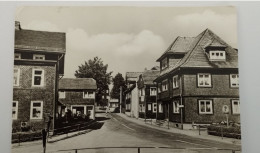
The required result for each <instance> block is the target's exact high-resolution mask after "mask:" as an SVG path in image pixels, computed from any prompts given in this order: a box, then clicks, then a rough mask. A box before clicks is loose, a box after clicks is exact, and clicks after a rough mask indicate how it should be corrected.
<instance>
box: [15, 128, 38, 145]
mask: <svg viewBox="0 0 260 153" xmlns="http://www.w3.org/2000/svg"><path fill="white" fill-rule="evenodd" d="M19 137H20V142H26V141H34V140H39V139H41V138H42V132H41V131H37V132H18V133H13V134H12V143H18V142H19Z"/></svg>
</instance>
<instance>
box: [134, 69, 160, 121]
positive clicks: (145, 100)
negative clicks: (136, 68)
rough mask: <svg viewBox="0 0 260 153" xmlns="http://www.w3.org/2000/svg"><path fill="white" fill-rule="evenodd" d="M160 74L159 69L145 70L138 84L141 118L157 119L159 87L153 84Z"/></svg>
mask: <svg viewBox="0 0 260 153" xmlns="http://www.w3.org/2000/svg"><path fill="white" fill-rule="evenodd" d="M159 74H160V71H159V70H157V69H154V70H145V71H144V72H143V73H142V74H141V75H140V76H139V80H138V82H137V85H138V91H139V94H138V96H139V117H141V118H156V113H157V103H156V95H157V85H156V83H154V82H153V80H154V79H156V78H157V77H158V76H159Z"/></svg>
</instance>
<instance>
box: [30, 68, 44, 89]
mask: <svg viewBox="0 0 260 153" xmlns="http://www.w3.org/2000/svg"><path fill="white" fill-rule="evenodd" d="M35 71H42V74H41V75H38V74H36V75H35ZM35 76H41V83H40V85H35V84H34V77H35ZM43 86H44V69H38V68H37V69H32V87H43Z"/></svg>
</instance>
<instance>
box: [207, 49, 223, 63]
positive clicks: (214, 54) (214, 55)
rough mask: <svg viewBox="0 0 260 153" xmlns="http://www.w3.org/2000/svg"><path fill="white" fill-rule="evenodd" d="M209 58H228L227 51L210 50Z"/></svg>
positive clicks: (214, 59)
mask: <svg viewBox="0 0 260 153" xmlns="http://www.w3.org/2000/svg"><path fill="white" fill-rule="evenodd" d="M209 59H210V60H212V61H219V60H226V52H225V51H220V50H212V51H209Z"/></svg>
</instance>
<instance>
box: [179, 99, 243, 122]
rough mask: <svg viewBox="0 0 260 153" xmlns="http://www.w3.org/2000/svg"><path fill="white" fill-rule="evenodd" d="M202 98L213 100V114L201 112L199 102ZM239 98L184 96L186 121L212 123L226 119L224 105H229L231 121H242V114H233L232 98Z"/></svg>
mask: <svg viewBox="0 0 260 153" xmlns="http://www.w3.org/2000/svg"><path fill="white" fill-rule="evenodd" d="M201 99H211V100H212V101H213V114H199V102H198V100H201ZM232 99H238V98H235V97H234V98H214V97H203V98H202V97H185V98H184V101H183V102H184V105H185V107H184V122H185V123H192V122H195V123H212V122H215V123H216V122H221V121H226V115H225V114H224V113H223V112H222V108H223V105H227V106H228V107H229V110H230V111H229V114H228V117H229V121H233V122H240V115H237V114H232V112H231V110H232V108H231V100H232Z"/></svg>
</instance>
